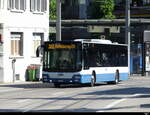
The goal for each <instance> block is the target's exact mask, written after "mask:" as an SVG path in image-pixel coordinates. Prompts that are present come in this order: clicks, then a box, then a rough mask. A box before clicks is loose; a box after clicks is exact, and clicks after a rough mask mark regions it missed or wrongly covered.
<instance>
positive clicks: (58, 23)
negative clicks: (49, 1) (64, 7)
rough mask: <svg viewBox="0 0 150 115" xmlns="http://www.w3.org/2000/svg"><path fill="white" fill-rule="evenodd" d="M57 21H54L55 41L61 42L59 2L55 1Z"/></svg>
mask: <svg viewBox="0 0 150 115" xmlns="http://www.w3.org/2000/svg"><path fill="white" fill-rule="evenodd" d="M56 5H57V21H56V41H61V0H56Z"/></svg>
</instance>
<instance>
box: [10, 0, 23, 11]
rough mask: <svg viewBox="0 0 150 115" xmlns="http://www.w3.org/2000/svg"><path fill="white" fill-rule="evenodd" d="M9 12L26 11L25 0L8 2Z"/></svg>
mask: <svg viewBox="0 0 150 115" xmlns="http://www.w3.org/2000/svg"><path fill="white" fill-rule="evenodd" d="M8 9H9V10H20V11H23V10H25V9H26V0H8Z"/></svg>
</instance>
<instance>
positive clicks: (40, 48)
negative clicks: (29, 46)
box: [36, 45, 43, 57]
mask: <svg viewBox="0 0 150 115" xmlns="http://www.w3.org/2000/svg"><path fill="white" fill-rule="evenodd" d="M42 48H43V45H40V46H38V47H37V49H36V57H39V56H40V54H41V51H42Z"/></svg>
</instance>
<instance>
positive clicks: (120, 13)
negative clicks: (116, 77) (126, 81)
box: [50, 0, 150, 75]
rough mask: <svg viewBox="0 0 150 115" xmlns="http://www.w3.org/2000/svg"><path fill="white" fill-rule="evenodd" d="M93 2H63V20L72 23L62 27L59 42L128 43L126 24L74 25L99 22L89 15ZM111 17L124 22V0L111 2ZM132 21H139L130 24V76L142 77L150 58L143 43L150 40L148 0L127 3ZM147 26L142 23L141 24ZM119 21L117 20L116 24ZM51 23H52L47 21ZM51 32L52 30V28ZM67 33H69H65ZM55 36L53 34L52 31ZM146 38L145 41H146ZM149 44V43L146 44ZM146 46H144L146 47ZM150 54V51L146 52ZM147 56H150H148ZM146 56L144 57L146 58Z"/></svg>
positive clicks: (149, 66) (86, 0)
mask: <svg viewBox="0 0 150 115" xmlns="http://www.w3.org/2000/svg"><path fill="white" fill-rule="evenodd" d="M93 1H94V0H64V2H63V3H62V19H63V20H66V19H67V20H69V19H70V20H72V19H74V21H73V23H70V26H69V25H68V24H66V25H65V24H64V25H62V40H70V39H71V40H73V39H87V38H88V39H90V38H92V39H94V38H97V39H101V37H105V39H109V40H111V41H113V42H118V43H127V42H128V41H127V40H126V39H125V24H122V25H119V24H117V23H116V24H115V25H108V24H106V23H107V21H106V22H105V23H103V24H101V25H100V24H99V25H98V23H97V25H96V24H95V25H85V24H83V25H84V26H83V25H81V24H75V20H76V19H77V21H76V23H80V21H81V22H82V21H85V23H86V24H87V22H88V21H89V22H92V20H93V21H94V20H95V22H96V21H98V22H100V21H101V20H100V19H94V18H93V17H92V15H90V10H89V9H90V7H91V6H92V2H93ZM114 3H115V8H114V11H113V14H114V15H115V16H116V19H118V20H120V19H125V0H114ZM130 8H131V12H130V13H131V19H139V20H140V19H141V20H140V21H139V22H138V23H137V24H131V29H130V30H131V69H130V70H131V74H142V75H143V74H145V72H147V71H148V70H149V72H150V56H149V57H148V56H147V55H146V51H145V44H148V43H147V42H149V41H150V39H149V38H150V25H149V22H150V0H130ZM145 19H146V20H145ZM144 20H145V21H146V22H148V24H146V23H143V21H144ZM118 22H119V21H118ZM50 23H51V22H50ZM53 30H54V29H53ZM68 33H69V34H68ZM53 35H54V32H53ZM145 39H146V41H145ZM148 45H149V44H148ZM148 45H146V46H148ZM148 51H149V50H148ZM148 54H149V53H148ZM145 55H146V56H147V57H145Z"/></svg>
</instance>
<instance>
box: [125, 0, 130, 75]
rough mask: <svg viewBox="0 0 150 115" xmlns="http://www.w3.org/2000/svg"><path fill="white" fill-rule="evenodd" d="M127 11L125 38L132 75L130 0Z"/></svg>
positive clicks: (127, 3) (127, 2)
mask: <svg viewBox="0 0 150 115" xmlns="http://www.w3.org/2000/svg"><path fill="white" fill-rule="evenodd" d="M125 13H126V16H125V23H126V26H125V39H126V40H128V71H129V76H130V74H131V73H130V53H131V52H130V0H126V8H125Z"/></svg>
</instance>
